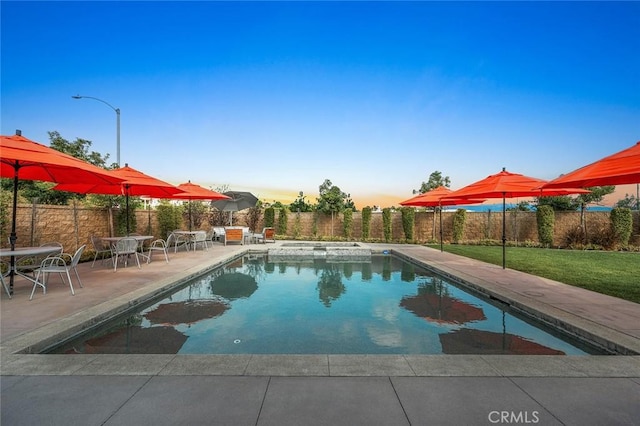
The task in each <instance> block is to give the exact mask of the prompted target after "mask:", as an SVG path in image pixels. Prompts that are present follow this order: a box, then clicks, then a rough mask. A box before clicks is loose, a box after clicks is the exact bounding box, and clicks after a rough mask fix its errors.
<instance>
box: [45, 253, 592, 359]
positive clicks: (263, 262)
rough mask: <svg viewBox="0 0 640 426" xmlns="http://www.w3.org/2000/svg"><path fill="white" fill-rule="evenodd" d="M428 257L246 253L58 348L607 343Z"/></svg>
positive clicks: (510, 349) (266, 349)
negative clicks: (526, 312) (543, 319)
mask: <svg viewBox="0 0 640 426" xmlns="http://www.w3.org/2000/svg"><path fill="white" fill-rule="evenodd" d="M503 308H504V307H502V306H500V305H499V304H498V303H497V302H495V301H489V300H485V299H482V298H479V297H477V296H475V295H473V294H471V293H469V292H467V291H465V290H463V289H462V288H460V287H458V286H456V285H454V284H453V283H452V282H449V281H447V279H445V278H443V277H441V276H439V275H437V274H434V273H433V272H431V271H429V270H428V269H426V268H423V267H421V266H418V265H415V264H413V263H410V262H407V261H404V260H402V259H399V258H397V257H394V256H391V255H372V256H370V258H369V259H368V260H367V261H361V260H356V261H353V260H343V261H336V262H331V261H327V260H325V259H312V260H309V259H300V260H298V261H294V260H286V261H285V260H277V261H274V260H273V259H270V258H269V257H268V256H267V255H246V256H244V257H243V258H241V259H238V260H237V261H235V262H232V263H230V264H228V265H225V266H224V267H222V268H219V269H217V270H215V271H213V272H211V273H209V274H207V275H204V276H202V277H199V278H197V279H195V280H193V281H192V282H190V283H189V284H188V285H186V286H184V287H182V288H180V289H179V290H177V291H175V292H173V293H172V294H171V295H169V296H167V297H165V298H163V299H162V300H158V301H156V302H154V303H151V304H148V305H147V306H145V307H142V308H139V309H138V311H137V312H133V313H131V314H128V315H127V316H126V317H123V318H120V319H118V320H117V321H115V322H113V323H110V324H108V325H106V326H104V327H102V328H101V329H100V330H96V331H94V332H92V334H91V335H90V336H83V337H79V338H77V339H75V340H73V341H71V342H68V343H65V344H63V345H62V346H60V347H58V348H56V349H54V350H52V351H50V353H179V354H567V355H585V354H594V353H601V352H598V351H597V350H596V349H595V348H592V347H589V346H587V345H586V344H582V343H581V342H577V341H573V340H571V339H570V338H567V337H566V336H561V335H560V334H559V333H557V332H554V331H552V330H545V329H542V328H540V327H539V326H538V325H536V324H533V323H532V322H531V321H530V320H529V319H527V318H524V317H521V316H519V315H518V314H517V313H515V312H511V311H509V309H508V308H507V309H503Z"/></svg>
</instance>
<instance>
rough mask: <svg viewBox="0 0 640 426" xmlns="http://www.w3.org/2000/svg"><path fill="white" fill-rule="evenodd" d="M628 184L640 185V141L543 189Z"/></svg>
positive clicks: (549, 183) (568, 174) (553, 181)
mask: <svg viewBox="0 0 640 426" xmlns="http://www.w3.org/2000/svg"><path fill="white" fill-rule="evenodd" d="M627 183H640V141H638V142H636V144H635V145H633V146H631V147H629V148H627V149H624V150H622V151H619V152H617V153H615V154H612V155H609V156H608V157H604V158H602V159H600V160H598V161H595V162H593V163H591V164H589V165H586V166H584V167H581V168H579V169H577V170H574V171H572V172H571V173H567V174H566V175H562V176H560V177H559V178H557V179H554V180H552V181H549V182H547V183H546V184H544V185H543V188H558V187H567V186H577V187H580V188H589V187H592V186H606V185H624V184H627Z"/></svg>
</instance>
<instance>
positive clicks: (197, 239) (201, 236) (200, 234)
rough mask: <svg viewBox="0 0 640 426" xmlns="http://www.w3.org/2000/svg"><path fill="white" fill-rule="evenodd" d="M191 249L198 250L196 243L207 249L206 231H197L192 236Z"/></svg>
mask: <svg viewBox="0 0 640 426" xmlns="http://www.w3.org/2000/svg"><path fill="white" fill-rule="evenodd" d="M192 243H193V250H194V251H195V250H198V244H200V246H201V247H202V249H203V250H207V251H209V246H208V245H207V233H206V232H205V231H197V232H196V233H195V235H194V236H193V240H192Z"/></svg>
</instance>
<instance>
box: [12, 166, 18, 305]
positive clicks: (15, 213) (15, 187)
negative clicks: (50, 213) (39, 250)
mask: <svg viewBox="0 0 640 426" xmlns="http://www.w3.org/2000/svg"><path fill="white" fill-rule="evenodd" d="M13 169H14V170H15V173H14V174H13V207H12V215H13V220H12V221H11V234H9V244H11V250H15V249H16V241H17V240H18V236H17V235H16V217H17V216H18V170H19V169H20V164H19V163H18V162H17V161H16V163H15V165H14V166H13ZM15 267H16V257H15V256H11V259H10V261H9V293H10V294H13V277H14V270H15Z"/></svg>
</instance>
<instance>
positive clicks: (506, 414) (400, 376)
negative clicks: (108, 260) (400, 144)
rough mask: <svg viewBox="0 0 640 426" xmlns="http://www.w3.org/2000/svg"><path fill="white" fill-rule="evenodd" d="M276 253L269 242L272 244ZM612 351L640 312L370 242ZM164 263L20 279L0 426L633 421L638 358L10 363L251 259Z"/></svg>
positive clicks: (624, 344) (231, 250)
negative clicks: (38, 285) (74, 283)
mask: <svg viewBox="0 0 640 426" xmlns="http://www.w3.org/2000/svg"><path fill="white" fill-rule="evenodd" d="M279 244H281V242H279V241H278V242H276V244H275V245H274V244H267V245H266V247H274V246H277V245H279ZM367 246H370V247H371V248H372V249H373V250H375V251H381V250H384V249H388V250H392V251H393V252H394V253H396V254H398V255H400V256H403V257H409V258H411V259H414V260H415V261H418V262H421V263H422V262H424V263H427V264H429V265H431V266H432V267H433V268H435V269H437V270H438V271H440V272H442V273H443V274H445V275H449V276H451V277H456V278H457V279H459V280H461V281H463V282H464V283H465V284H466V285H469V286H471V287H473V288H475V289H476V290H477V291H480V292H483V293H485V294H488V295H490V296H492V297H494V298H496V299H499V300H501V301H502V302H506V303H508V304H510V305H511V306H512V307H513V308H515V309H518V310H522V311H526V312H528V313H529V314H530V315H533V316H535V317H538V318H541V319H542V320H544V321H548V322H554V321H558V322H561V323H562V325H563V326H564V327H565V328H567V329H568V330H569V331H571V332H573V333H576V334H580V335H588V336H591V337H593V338H594V339H595V340H597V341H598V342H600V343H601V344H604V345H607V346H608V347H612V348H618V349H622V350H627V351H628V352H629V353H633V352H635V353H638V352H640V305H638V304H635V303H631V302H625V301H622V300H620V299H616V298H611V297H608V296H603V295H600V294H597V293H593V292H589V291H585V290H582V289H578V288H575V287H571V286H567V285H564V284H561V283H557V282H553V281H550V280H545V279H542V278H539V277H535V276H532V275H528V274H523V273H519V272H517V271H513V270H510V269H507V270H503V269H502V268H500V267H497V266H494V265H488V264H484V263H482V262H477V261H474V260H472V259H467V258H463V257H459V256H455V255H451V254H447V253H441V252H439V251H437V250H433V249H429V248H425V247H420V246H411V245H389V244H368V245H367ZM264 249H265V246H264V245H262V244H260V245H247V246H231V245H229V246H226V247H225V246H223V245H222V244H216V245H215V247H214V248H212V249H210V250H209V251H198V252H195V253H194V252H189V253H185V252H179V253H177V254H173V253H172V254H171V255H170V257H171V262H170V263H169V264H166V263H165V262H164V260H160V256H157V255H156V257H155V258H154V261H153V262H152V263H151V264H150V265H146V264H145V265H143V266H142V268H141V269H137V268H135V267H131V266H130V267H128V268H126V269H124V268H122V269H121V268H119V269H118V271H117V272H115V273H114V272H113V271H112V269H110V268H109V267H108V266H100V265H99V264H96V266H95V267H94V268H91V264H90V263H83V264H81V265H80V275H81V277H82V280H83V283H84V288H77V289H76V295H75V296H71V295H70V293H69V289H68V287H64V286H62V285H61V284H58V283H59V281H57V277H53V278H52V282H51V284H50V288H49V290H48V292H47V294H46V295H43V294H42V293H41V292H38V291H37V292H36V295H35V296H34V299H33V300H32V301H29V300H28V298H29V293H30V291H31V286H30V285H27V283H26V282H25V281H22V279H18V280H16V286H15V294H14V298H13V299H11V300H9V299H8V298H7V295H6V294H3V295H2V296H0V298H1V300H0V304H1V305H0V308H1V310H0V319H1V323H0V343H1V349H0V350H1V352H0V356H1V358H0V373H1V374H2V377H1V383H0V384H1V388H0V389H1V393H2V395H1V407H2V410H1V411H2V414H1V418H0V423H2V424H7V425H20V424H29V425H33V424H43V423H47V424H70V423H73V424H77V423H78V422H79V420H78V419H82V420H81V421H80V422H81V423H82V424H105V425H119V424H135V425H140V424H153V425H162V424H171V425H173V424H253V425H255V424H258V425H267V424H280V425H282V424H332V425H340V424H345V425H354V424H367V425H371V424H384V425H395V424H478V423H488V424H491V423H506V422H507V420H509V421H510V422H511V423H515V422H516V421H517V420H519V421H520V423H524V422H525V421H527V422H528V423H539V424H581V425H585V424H637V419H638V418H640V356H637V355H634V356H506V355H498V356H495V355H494V356H484V355H433V356H419V355H411V356H409V355H405V356H403V355H397V356H386V355H360V356H358V355H284V356H271V355H212V356H209V355H37V354H18V353H16V352H18V351H20V350H24V349H25V348H34V349H37V348H38V347H39V346H41V345H42V343H41V342H47V341H48V340H51V341H53V340H55V336H56V335H59V334H61V333H65V332H67V333H68V330H70V329H81V328H83V327H85V324H86V323H87V322H90V321H92V318H100V317H104V316H107V315H109V314H110V313H113V312H118V311H121V310H122V309H123V307H124V306H127V305H128V304H129V303H130V301H131V300H144V299H145V298H147V297H149V296H148V295H149V294H157V293H158V292H159V291H162V290H163V289H165V288H167V287H168V286H170V285H172V283H174V282H184V280H187V279H188V278H189V277H192V276H195V275H197V274H198V273H199V272H200V271H202V270H203V269H207V268H215V267H216V266H219V265H221V264H223V263H225V262H226V261H227V260H229V259H231V258H234V257H236V256H238V255H240V254H241V253H243V252H245V251H246V250H264Z"/></svg>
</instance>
